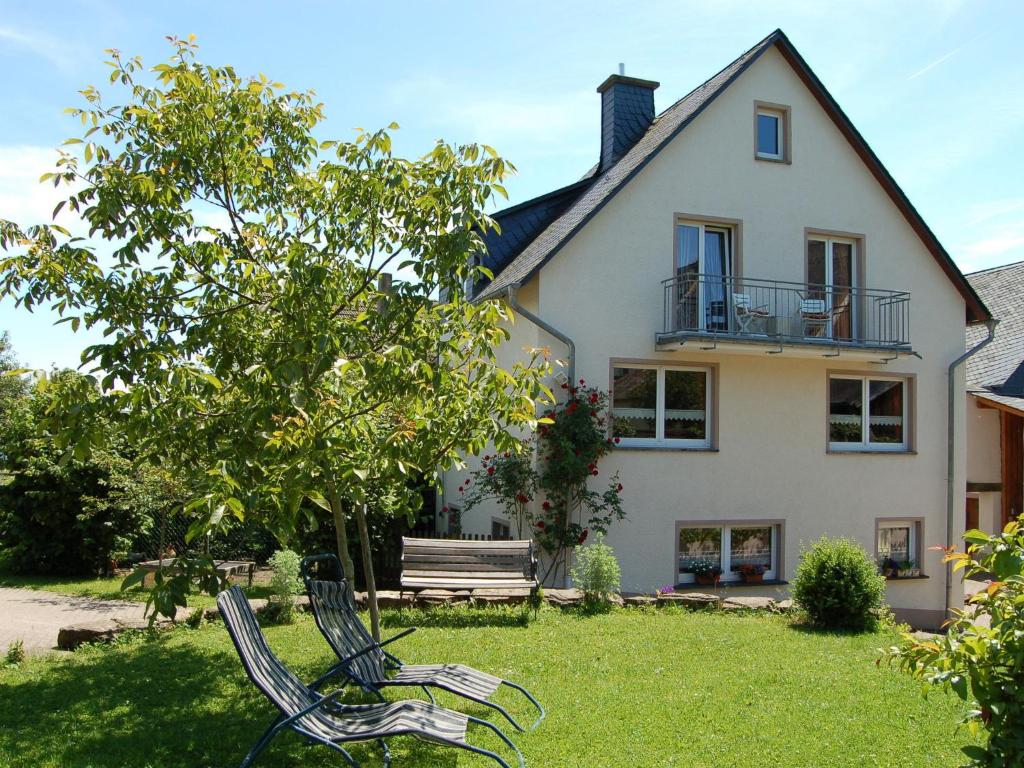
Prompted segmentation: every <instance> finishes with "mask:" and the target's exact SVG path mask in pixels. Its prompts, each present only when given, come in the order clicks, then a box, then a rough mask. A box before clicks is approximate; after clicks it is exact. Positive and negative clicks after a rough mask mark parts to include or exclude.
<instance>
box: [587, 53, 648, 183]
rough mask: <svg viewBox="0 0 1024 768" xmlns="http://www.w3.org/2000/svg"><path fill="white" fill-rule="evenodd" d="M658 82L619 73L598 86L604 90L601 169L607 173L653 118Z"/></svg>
mask: <svg viewBox="0 0 1024 768" xmlns="http://www.w3.org/2000/svg"><path fill="white" fill-rule="evenodd" d="M621 70H622V68H621V65H620V72H621ZM658 85H659V83H656V82H654V81H653V80H640V79H639V78H636V77H626V76H625V75H624V74H618V75H612V76H611V77H609V78H608V79H607V80H605V81H604V82H603V83H601V85H599V86H598V87H597V92H598V93H600V94H601V164H600V167H599V168H598V173H604V172H605V171H606V170H608V169H609V168H610V167H611V166H612V165H614V164H615V162H616V161H617V160H618V159H619V158H620V157H622V156H623V155H624V154H626V153H627V152H628V151H629V150H630V147H632V146H633V145H634V144H636V142H637V141H638V140H639V139H640V137H641V136H643V135H644V131H646V130H647V128H648V126H650V124H651V123H652V122H653V121H654V89H655V88H657V87H658Z"/></svg>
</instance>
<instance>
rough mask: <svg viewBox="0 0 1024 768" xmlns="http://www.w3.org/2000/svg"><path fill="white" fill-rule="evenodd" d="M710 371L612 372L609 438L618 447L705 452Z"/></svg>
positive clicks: (644, 368)
mask: <svg viewBox="0 0 1024 768" xmlns="http://www.w3.org/2000/svg"><path fill="white" fill-rule="evenodd" d="M709 380H710V371H709V370H708V369H706V368H666V367H664V366H655V365H630V366H628V367H626V366H621V367H620V366H616V367H615V368H613V370H612V436H613V437H617V438H619V439H620V440H621V445H624V446H659V445H663V446H670V447H671V446H678V447H701V448H703V447H707V446H708V445H710V435H711V431H710V428H709V424H708V414H709V413H710V412H711V388H710V386H709Z"/></svg>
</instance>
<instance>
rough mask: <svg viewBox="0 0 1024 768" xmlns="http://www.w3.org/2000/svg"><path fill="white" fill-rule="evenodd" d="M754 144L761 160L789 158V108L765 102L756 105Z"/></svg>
mask: <svg viewBox="0 0 1024 768" xmlns="http://www.w3.org/2000/svg"><path fill="white" fill-rule="evenodd" d="M754 114H755V121H754V125H755V136H754V146H755V150H756V155H755V156H756V157H757V158H758V159H759V160H781V161H788V160H789V147H787V146H786V143H787V139H788V130H787V129H788V125H787V124H788V121H789V109H788V108H787V107H775V106H769V105H764V104H758V105H757V106H756V112H755V113H754Z"/></svg>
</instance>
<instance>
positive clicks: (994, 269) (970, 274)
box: [966, 260, 1024, 278]
mask: <svg viewBox="0 0 1024 768" xmlns="http://www.w3.org/2000/svg"><path fill="white" fill-rule="evenodd" d="M1011 267H1024V260H1021V261H1011V262H1010V263H1009V264H1000V265H999V266H996V267H985V269H978V270H975V271H974V272H968V273H967V274H966V277H968V278H971V277H974V276H975V275H985V274H988V273H989V272H997V271H999V270H1000V269H1010V268H1011Z"/></svg>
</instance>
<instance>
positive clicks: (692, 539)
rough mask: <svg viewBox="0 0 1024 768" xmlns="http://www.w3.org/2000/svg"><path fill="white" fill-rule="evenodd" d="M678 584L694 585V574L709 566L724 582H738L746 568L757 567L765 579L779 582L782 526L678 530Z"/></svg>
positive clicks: (731, 526) (759, 525) (700, 527)
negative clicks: (718, 572) (700, 567)
mask: <svg viewBox="0 0 1024 768" xmlns="http://www.w3.org/2000/svg"><path fill="white" fill-rule="evenodd" d="M678 552H679V558H678V559H679V562H678V577H677V578H678V583H680V584H692V583H693V582H694V581H695V578H694V570H695V569H696V568H697V566H699V565H703V566H705V567H706V565H707V564H708V563H710V564H712V565H715V566H717V567H719V568H720V569H721V570H722V576H721V581H738V580H740V578H741V575H740V571H741V569H742V568H743V566H757V567H759V568H760V569H762V570H763V572H764V578H765V579H769V580H772V579H777V578H779V576H778V574H779V526H778V525H772V524H762V523H757V524H753V523H737V524H732V525H715V526H706V525H700V526H698V525H688V524H684V525H681V526H680V527H679V550H678Z"/></svg>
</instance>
